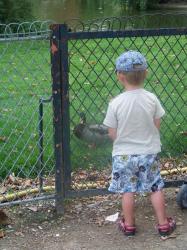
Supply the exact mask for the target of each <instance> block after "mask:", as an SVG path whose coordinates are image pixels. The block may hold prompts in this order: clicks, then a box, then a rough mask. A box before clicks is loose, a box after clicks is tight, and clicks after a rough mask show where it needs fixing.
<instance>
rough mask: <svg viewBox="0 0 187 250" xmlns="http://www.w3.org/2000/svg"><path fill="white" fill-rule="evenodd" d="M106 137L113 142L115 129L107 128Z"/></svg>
mask: <svg viewBox="0 0 187 250" xmlns="http://www.w3.org/2000/svg"><path fill="white" fill-rule="evenodd" d="M108 135H109V137H110V138H111V139H112V141H114V140H115V139H116V137H117V129H116V128H108Z"/></svg>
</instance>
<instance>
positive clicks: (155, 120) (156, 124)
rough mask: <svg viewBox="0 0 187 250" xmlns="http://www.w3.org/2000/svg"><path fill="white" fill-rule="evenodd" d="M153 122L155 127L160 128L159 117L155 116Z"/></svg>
mask: <svg viewBox="0 0 187 250" xmlns="http://www.w3.org/2000/svg"><path fill="white" fill-rule="evenodd" d="M154 124H155V126H156V127H157V129H160V118H157V119H156V118H155V119H154Z"/></svg>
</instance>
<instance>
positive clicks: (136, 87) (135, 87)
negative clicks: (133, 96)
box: [124, 85, 143, 91]
mask: <svg viewBox="0 0 187 250" xmlns="http://www.w3.org/2000/svg"><path fill="white" fill-rule="evenodd" d="M124 88H125V90H126V91H131V90H136V89H142V88H143V86H142V85H137V86H136V85H125V86H124Z"/></svg>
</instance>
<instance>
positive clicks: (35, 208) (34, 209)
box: [28, 207, 38, 212]
mask: <svg viewBox="0 0 187 250" xmlns="http://www.w3.org/2000/svg"><path fill="white" fill-rule="evenodd" d="M28 209H29V210H31V211H33V212H37V211H38V208H37V207H28Z"/></svg>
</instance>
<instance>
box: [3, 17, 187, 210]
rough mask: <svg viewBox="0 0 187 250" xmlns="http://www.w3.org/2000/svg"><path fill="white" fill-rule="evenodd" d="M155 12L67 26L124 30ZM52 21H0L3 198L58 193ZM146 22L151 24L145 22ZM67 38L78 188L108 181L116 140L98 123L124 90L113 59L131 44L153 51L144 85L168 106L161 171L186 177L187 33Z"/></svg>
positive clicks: (141, 23)
mask: <svg viewBox="0 0 187 250" xmlns="http://www.w3.org/2000/svg"><path fill="white" fill-rule="evenodd" d="M152 17H153V16H152ZM150 18H151V17H150ZM185 18H186V16H185V15H181V16H180V18H179V19H178V21H177V22H176V19H175V22H176V23H175V24H174V23H173V22H172V21H171V20H172V19H171V16H170V19H169V17H168V21H169V20H170V24H171V25H168V24H167V26H166V27H181V26H182V27H183V26H184V23H185V21H184V20H186V19H185ZM128 20H131V22H130V21H128ZM146 20H147V21H146ZM150 20H152V19H149V18H147V19H146V18H145V17H142V18H140V17H133V18H132V17H129V18H121V19H119V18H111V19H105V20H95V21H94V22H88V24H82V23H81V22H78V24H77V23H76V24H75V25H74V24H72V23H73V22H72V21H69V25H68V27H69V31H75V33H74V34H76V33H77V32H80V31H82V33H83V32H85V31H91V32H92V31H98V32H100V31H103V30H105V31H107V30H119V31H120V30H121V31H122V30H124V29H126V30H132V29H136V28H143V27H144V25H145V21H146V22H148V23H149V22H150ZM157 20H158V22H154V25H153V24H150V25H151V26H150V27H151V28H158V27H160V26H159V25H160V24H159V18H158V19H157ZM127 21H128V22H127ZM135 21H136V22H135ZM50 23H52V22H51V21H49V22H34V23H32V24H31V23H27V22H25V23H22V24H14V23H13V24H9V25H0V60H1V63H0V72H1V79H0V82H1V84H0V100H1V106H0V159H1V161H0V177H1V179H0V203H1V204H0V206H2V205H6V204H9V202H14V201H15V202H17V200H18V202H22V200H27V201H28V200H34V199H37V198H38V199H39V198H45V197H49V196H47V195H46V194H45V195H43V193H44V191H47V192H50V193H51V191H52V193H54V182H55V177H54V172H55V171H54V162H55V161H54V155H53V150H54V146H53V122H52V120H53V110H52V107H51V72H50V53H49V36H50V31H49V28H48V26H49V24H50ZM106 23H107V25H105V24H106ZM164 26H165V25H164ZM146 27H149V26H147V24H146ZM70 33H71V34H72V35H73V33H72V32H70ZM158 33H159V30H158ZM68 45H69V48H68V49H69V58H66V59H67V60H69V66H70V72H69V98H70V149H71V155H70V157H71V167H72V173H71V178H72V182H71V188H73V189H74V190H76V191H77V189H79V190H80V189H81V190H82V189H85V188H86V189H88V188H103V187H107V186H108V182H109V179H110V172H111V148H112V144H111V142H109V140H108V139H107V138H106V134H105V130H104V128H103V127H102V126H100V124H102V122H103V118H104V116H105V113H106V108H107V105H108V102H109V100H110V99H111V98H113V97H114V96H116V95H117V94H118V93H120V91H122V88H121V87H120V85H119V84H118V83H117V80H116V76H115V74H114V61H115V58H116V57H117V56H118V55H119V54H120V53H121V52H123V51H124V50H127V49H128V50H129V49H137V50H140V51H141V52H142V53H144V54H145V56H146V57H147V60H148V63H149V75H148V78H147V80H146V83H145V85H146V88H147V89H148V90H150V91H153V92H154V93H156V94H157V95H158V96H159V98H160V99H161V102H162V104H163V106H164V107H165V109H166V112H167V116H166V117H165V119H164V121H163V123H162V129H161V137H162V138H161V139H162V143H163V153H162V163H163V164H162V174H163V175H164V176H166V175H167V179H171V178H174V179H179V178H180V177H181V176H182V178H183V177H184V174H183V172H185V169H186V168H185V167H186V165H185V164H186V163H185V150H186V141H185V137H184V135H183V134H185V131H186V127H185V119H186V113H185V106H184V105H185V102H186V95H185V83H186V70H187V69H186V67H187V64H186V51H187V50H186V35H163V36H144V37H141V36H139V37H125V38H119V37H118V36H117V35H116V37H114V38H101V39H95V38H93V39H82V40H80V39H72V40H69V42H68ZM54 48H55V47H54ZM57 51H58V50H57ZM54 53H55V50H54ZM58 53H59V52H58ZM42 111H43V112H42ZM83 124H84V125H85V124H86V128H88V130H87V132H86V133H82V127H83V126H82V125H83ZM42 129H43V132H42ZM90 131H91V133H90ZM98 131H99V132H98ZM101 131H102V132H101ZM65 167H66V168H67V167H68V166H65ZM168 174H169V177H168ZM181 174H183V175H181ZM44 196H45V197H44ZM52 197H53V198H54V195H52Z"/></svg>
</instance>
